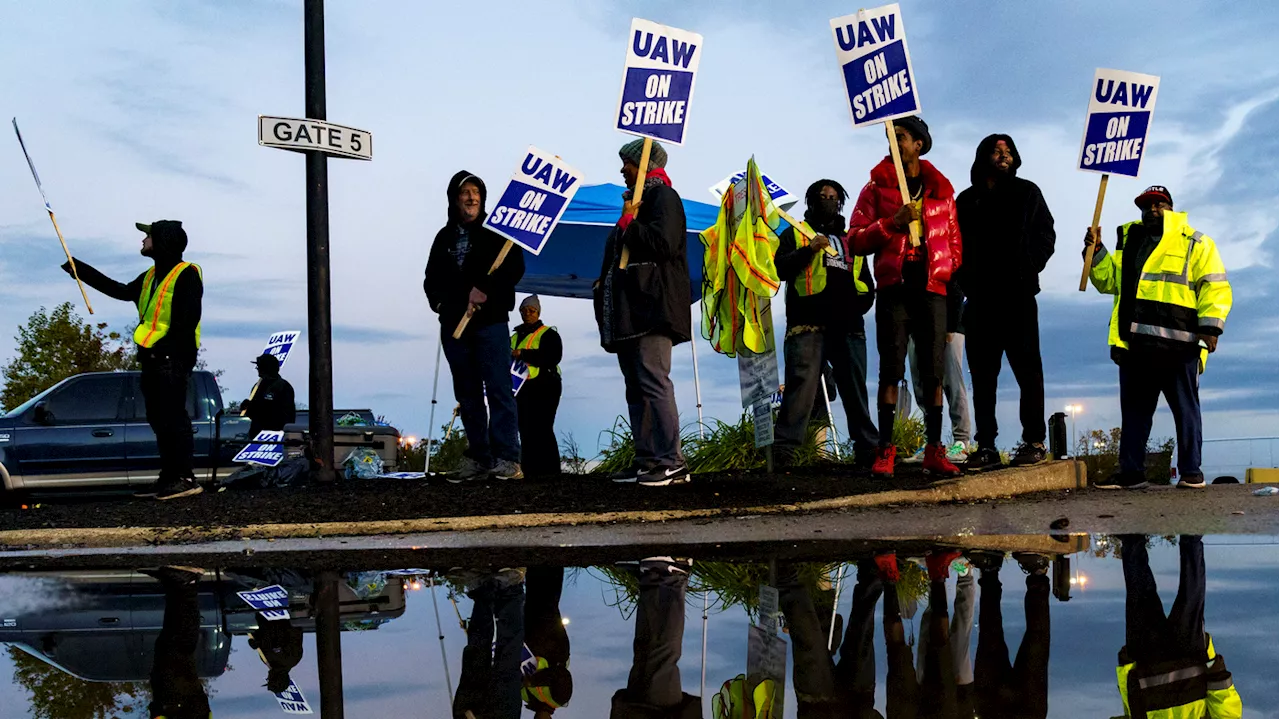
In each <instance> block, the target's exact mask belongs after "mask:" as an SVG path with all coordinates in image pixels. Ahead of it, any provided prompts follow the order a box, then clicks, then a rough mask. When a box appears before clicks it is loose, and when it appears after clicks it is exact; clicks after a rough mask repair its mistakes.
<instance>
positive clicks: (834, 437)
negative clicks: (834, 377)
mask: <svg viewBox="0 0 1280 719" xmlns="http://www.w3.org/2000/svg"><path fill="white" fill-rule="evenodd" d="M822 398H823V399H825V400H826V401H827V425H828V426H830V427H831V446H832V448H833V449H835V452H836V461H837V462H838V461H840V430H838V429H836V418H835V415H833V414H831V393H830V392H828V391H827V376H826V373H823V374H822Z"/></svg>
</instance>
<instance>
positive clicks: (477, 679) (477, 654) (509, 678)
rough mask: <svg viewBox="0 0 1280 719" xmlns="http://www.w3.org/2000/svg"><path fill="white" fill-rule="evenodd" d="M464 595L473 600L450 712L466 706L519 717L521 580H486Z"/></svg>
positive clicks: (459, 713)
mask: <svg viewBox="0 0 1280 719" xmlns="http://www.w3.org/2000/svg"><path fill="white" fill-rule="evenodd" d="M468 596H470V597H471V599H472V600H473V601H474V602H475V604H474V606H473V607H472V609H471V620H470V621H469V622H468V623H467V646H466V647H464V648H463V650H462V673H461V674H460V675H459V676H458V693H457V694H456V695H454V700H453V716H454V717H455V718H456V719H462V717H465V716H466V712H467V711H468V710H470V711H471V712H473V713H474V714H475V716H477V717H493V718H494V719H519V717H520V650H521V649H522V648H523V647H524V585H523V584H518V585H516V586H514V587H501V586H498V585H496V584H494V583H492V582H488V583H485V584H482V585H481V586H480V587H479V588H477V589H475V590H474V591H472V592H471V593H470V594H469V595H468Z"/></svg>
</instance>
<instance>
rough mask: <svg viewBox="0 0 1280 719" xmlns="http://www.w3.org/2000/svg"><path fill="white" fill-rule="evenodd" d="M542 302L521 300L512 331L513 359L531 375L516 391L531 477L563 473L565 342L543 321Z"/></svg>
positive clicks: (525, 465) (524, 453) (526, 468)
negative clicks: (559, 414)
mask: <svg viewBox="0 0 1280 719" xmlns="http://www.w3.org/2000/svg"><path fill="white" fill-rule="evenodd" d="M541 316H542V303H541V302H540V301H539V300H538V296H537V295H529V296H528V297H526V298H524V301H523V302H521V303H520V319H522V320H524V322H523V323H522V324H520V325H519V326H517V327H516V331H515V333H514V334H512V335H511V360H512V362H513V363H515V362H519V363H523V364H524V365H526V366H527V367H528V370H529V377H528V379H526V380H525V381H524V382H523V383H522V384H521V385H520V391H519V392H518V393H517V394H516V408H517V409H518V410H519V414H520V451H521V453H522V457H523V459H522V461H521V463H520V464H521V469H523V470H524V473H525V475H526V476H529V477H554V476H557V475H559V474H560V442H559V441H558V440H557V439H556V427H555V425H556V409H557V408H559V407H560V392H561V390H562V389H563V388H562V387H561V383H560V367H559V366H558V365H559V364H560V358H561V356H562V355H563V354H564V344H563V343H562V342H561V341H560V333H559V332H557V331H556V329H555V328H554V327H550V326H548V325H544V324H542V320H541V319H539V318H540V317H541Z"/></svg>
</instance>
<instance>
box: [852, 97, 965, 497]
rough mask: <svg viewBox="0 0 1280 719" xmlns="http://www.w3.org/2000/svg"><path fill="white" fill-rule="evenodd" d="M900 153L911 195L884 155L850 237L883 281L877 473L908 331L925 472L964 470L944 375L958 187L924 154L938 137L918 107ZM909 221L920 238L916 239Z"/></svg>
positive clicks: (886, 449) (888, 442) (882, 470)
mask: <svg viewBox="0 0 1280 719" xmlns="http://www.w3.org/2000/svg"><path fill="white" fill-rule="evenodd" d="M894 129H895V132H896V135H897V138H896V139H897V148H898V153H899V154H900V156H901V158H902V169H903V171H904V172H905V174H906V180H907V188H908V191H909V194H910V201H909V202H903V201H902V196H901V194H900V192H899V187H898V178H897V172H896V170H895V167H894V164H895V163H894V162H893V160H892V159H891V158H889V157H886V158H884V160H882V161H881V162H880V164H878V165H876V166H875V167H874V168H873V169H872V170H871V181H870V182H868V183H867V184H866V186H864V187H863V188H862V193H861V194H860V195H859V196H858V203H857V205H856V206H855V207H854V209H853V216H852V218H851V219H850V223H849V224H850V229H849V235H848V237H847V238H846V244H847V245H848V248H849V254H850V257H849V264H853V256H855V255H870V254H874V255H875V276H876V282H877V284H878V285H879V286H880V288H879V299H878V301H877V302H876V345H877V347H878V348H879V350H880V391H879V394H878V397H879V419H880V450H879V452H878V453H877V455H876V461H875V464H874V465H873V466H872V470H871V471H872V474H874V475H876V476H878V477H892V476H893V465H894V460H895V458H896V454H897V451H896V449H895V448H894V444H893V420H894V417H895V415H896V414H897V402H898V383H899V382H900V381H901V380H902V376H903V373H904V372H905V369H906V366H905V360H906V356H907V339H908V338H911V339H912V340H914V343H915V347H916V352H918V353H919V360H920V375H921V376H920V378H919V381H920V384H921V385H923V387H924V396H925V397H926V398H930V399H931V400H932V402H931V404H930V405H929V406H927V407H924V419H925V440H926V447H925V457H924V469H925V472H926V473H928V474H933V475H935V476H942V477H954V476H957V475H959V474H960V470H959V469H957V468H956V466H955V465H954V464H952V463H951V462H950V461H949V460H948V459H947V451H946V448H944V447H943V446H942V381H941V380H942V375H943V371H944V369H943V360H944V350H945V345H946V336H947V284H948V283H949V282H950V281H951V276H952V275H953V274H954V273H955V272H956V270H957V269H959V267H960V253H961V245H960V227H959V225H958V224H957V221H956V202H955V190H954V189H953V188H952V186H951V182H950V181H949V180H947V178H946V177H944V176H943V175H942V173H941V172H939V171H938V170H937V168H935V167H934V166H933V165H932V164H931V163H929V162H928V161H926V160H922V159H920V156H921V155H924V154H926V153H928V152H929V149H930V148H931V147H932V145H933V139H932V138H931V137H930V136H929V126H928V125H927V124H925V122H924V120H921V119H920V118H919V117H916V116H914V115H912V116H909V117H904V118H902V119H900V120H898V121H897V122H896V123H895V128H894ZM912 225H916V226H918V227H919V228H920V231H919V234H920V237H921V242H920V244H919V245H918V246H913V245H912V244H911V238H910V236H909V234H908V232H909V229H910V227H911V226H912Z"/></svg>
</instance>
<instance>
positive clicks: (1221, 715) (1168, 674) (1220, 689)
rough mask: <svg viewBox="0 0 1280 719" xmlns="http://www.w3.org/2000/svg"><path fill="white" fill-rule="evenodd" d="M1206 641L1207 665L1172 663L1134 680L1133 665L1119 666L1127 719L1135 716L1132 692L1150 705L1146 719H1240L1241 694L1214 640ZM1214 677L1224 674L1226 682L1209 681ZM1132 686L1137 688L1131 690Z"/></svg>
mask: <svg viewBox="0 0 1280 719" xmlns="http://www.w3.org/2000/svg"><path fill="white" fill-rule="evenodd" d="M1205 637H1206V641H1207V643H1208V645H1209V646H1208V652H1207V659H1208V661H1207V662H1204V663H1201V662H1196V661H1191V662H1178V663H1171V664H1169V665H1168V666H1164V667H1161V668H1160V669H1159V670H1157V671H1154V672H1153V671H1147V672H1144V674H1145V676H1141V677H1134V678H1133V679H1131V678H1130V676H1129V675H1130V674H1131V673H1132V672H1133V669H1134V667H1135V666H1136V665H1135V664H1134V663H1133V662H1129V663H1128V664H1121V665H1119V666H1117V667H1116V683H1117V684H1118V685H1119V688H1120V701H1121V703H1122V704H1123V705H1124V715H1125V716H1126V717H1128V716H1132V714H1131V713H1130V704H1129V699H1130V689H1131V688H1136V689H1137V690H1138V691H1139V692H1141V694H1142V700H1143V702H1144V703H1145V704H1146V705H1147V709H1146V712H1145V714H1144V716H1145V717H1146V719H1202V718H1204V717H1208V718H1209V719H1239V718H1240V716H1241V714H1242V713H1243V712H1244V705H1243V703H1242V701H1241V699H1240V693H1239V692H1237V691H1236V688H1235V686H1234V685H1233V684H1232V682H1231V676H1230V674H1226V667H1225V662H1224V661H1223V659H1222V658H1221V657H1219V656H1218V655H1217V653H1216V652H1215V651H1214V649H1213V638H1212V637H1210V636H1208V635H1207V634H1206V635H1205ZM1215 673H1217V674H1224V675H1225V678H1223V679H1212V678H1210V675H1212V674H1215ZM1135 680H1136V681H1135ZM1131 683H1133V684H1136V685H1137V686H1136V687H1131V686H1130V684H1131ZM1135 719H1137V718H1136V717H1135Z"/></svg>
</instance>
